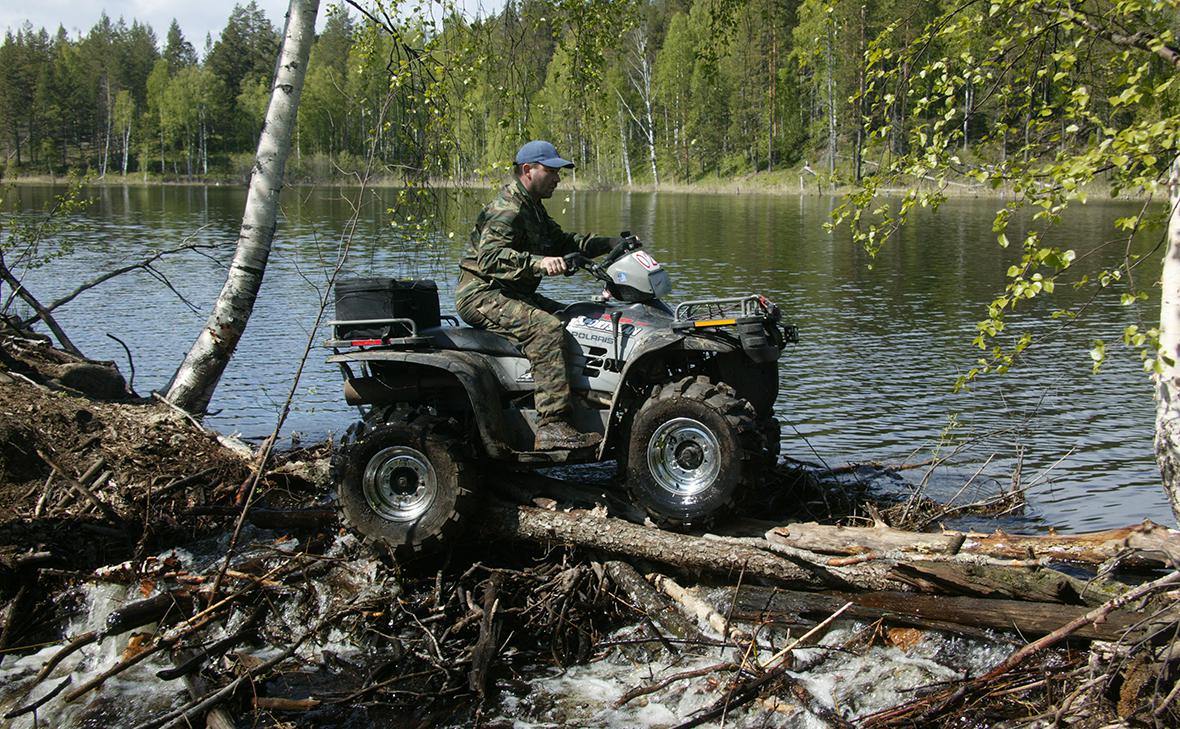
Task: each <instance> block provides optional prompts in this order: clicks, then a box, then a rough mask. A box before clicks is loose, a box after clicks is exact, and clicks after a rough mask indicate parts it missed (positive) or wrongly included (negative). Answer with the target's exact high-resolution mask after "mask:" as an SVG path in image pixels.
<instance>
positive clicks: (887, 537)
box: [766, 521, 1180, 566]
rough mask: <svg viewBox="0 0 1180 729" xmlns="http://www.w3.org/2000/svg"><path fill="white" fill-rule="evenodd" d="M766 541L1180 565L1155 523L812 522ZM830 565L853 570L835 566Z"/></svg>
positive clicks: (774, 532) (1177, 547) (836, 548)
mask: <svg viewBox="0 0 1180 729" xmlns="http://www.w3.org/2000/svg"><path fill="white" fill-rule="evenodd" d="M766 539H767V540H768V541H770V542H773V543H775V544H782V545H786V546H790V547H795V548H797V549H807V550H811V551H814V552H821V553H824V554H840V555H864V556H865V557H868V558H881V559H885V558H889V557H891V556H895V555H903V556H905V557H915V558H920V555H923V554H932V555H953V554H964V553H965V554H976V555H986V556H988V557H995V558H1001V559H1045V558H1047V559H1052V560H1061V561H1064V562H1079V563H1083V564H1092V565H1098V564H1103V563H1105V562H1109V561H1111V560H1116V559H1126V560H1127V562H1128V564H1138V565H1142V566H1162V565H1166V564H1168V563H1169V562H1171V563H1173V564H1180V531H1177V530H1175V529H1168V528H1167V527H1163V526H1160V525H1159V524H1155V523H1153V522H1151V521H1145V522H1143V523H1142V524H1139V525H1136V526H1130V527H1124V528H1122V529H1109V530H1106V531H1100V532H1090V533H1086V534H1069V535H1066V534H1048V535H1044V536H1021V535H1016V534H1005V533H1004V532H1001V531H996V532H994V533H992V534H982V533H979V532H955V531H944V532H939V533H931V534H926V533H916V532H907V531H901V530H898V529H891V528H889V527H885V526H873V527H843V526H827V525H823V524H816V523H814V522H809V523H806V524H791V525H790V526H783V527H776V528H774V529H771V530H770V531H769V532H768V533H767V534H766ZM830 564H848V563H847V562H834V563H830Z"/></svg>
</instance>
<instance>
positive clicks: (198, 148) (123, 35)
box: [0, 0, 1171, 185]
mask: <svg viewBox="0 0 1180 729" xmlns="http://www.w3.org/2000/svg"><path fill="white" fill-rule="evenodd" d="M406 5H407V6H408V5H409V4H406ZM359 8H360V9H359V10H358V9H357V8H353V7H348V6H343V7H342V6H334V7H328V8H327V9H326V10H321V12H326V13H327V14H328V18H327V20H326V23H325V24H324V25H323V30H322V31H321V33H320V34H319V35H318V37H317V39H316V43H315V46H314V48H313V51H312V57H311V62H310V65H309V69H308V74H307V78H306V85H305V88H304V93H303V100H302V103H301V107H300V111H299V119H298V131H297V134H296V138H295V150H294V152H293V155H292V161H291V163H290V166H289V171H290V172H291V173H292V174H293V175H294V176H295V177H296V178H303V179H329V178H333V177H342V176H347V175H348V174H350V173H353V172H354V171H356V170H358V169H360V168H361V167H362V166H363V163H364V160H365V158H366V156H367V155H369V154H370V153H372V154H373V156H374V162H375V163H376V165H377V168H378V169H379V170H384V171H385V173H386V174H387V175H388V176H390V177H393V178H402V179H411V178H422V177H429V178H432V179H440V178H447V179H458V180H471V179H478V178H481V177H483V176H486V175H494V174H498V173H499V172H500V171H501V170H502V169H503V167H504V165H505V163H506V162H507V161H508V160H509V159H510V157H511V154H512V151H513V150H514V149H515V148H516V146H517V145H519V144H520V142H521V141H522V140H524V139H526V138H530V137H544V138H549V139H551V140H553V141H554V142H555V143H556V144H557V145H558V147H559V149H560V150H561V151H562V152H563V154H566V155H567V156H571V157H572V158H573V159H575V160H576V161H577V162H578V163H579V169H578V172H577V174H578V176H579V180H580V181H581V182H583V183H589V184H601V185H620V184H648V185H651V184H655V185H658V184H661V183H668V182H677V183H685V182H688V183H691V182H694V181H699V180H702V179H705V178H714V177H727V176H732V175H746V174H750V173H767V172H770V173H774V172H777V171H783V170H794V171H795V172H797V171H798V170H800V169H802V170H806V171H807V172H808V173H813V174H814V175H815V179H816V180H819V181H827V180H829V179H835V178H839V177H841V176H843V177H844V178H848V177H858V176H859V175H860V174H861V173H862V172H863V171H866V170H868V171H871V169H872V165H873V164H875V162H873V161H871V160H873V159H879V158H880V157H881V156H882V155H886V156H887V155H889V154H902V153H905V152H908V151H912V150H911V149H910V147H911V146H912V144H913V141H912V139H913V135H912V132H913V130H914V129H916V128H919V127H920V126H921V125H922V124H923V123H926V122H928V121H929V120H930V119H931V118H933V117H935V116H937V117H946V115H947V114H950V115H951V116H953V117H954V124H955V125H957V126H958V127H959V128H960V129H961V132H962V151H963V154H964V155H968V156H970V157H971V158H972V159H974V160H979V159H987V158H994V159H996V160H997V161H1002V160H1003V158H1004V157H1005V155H1008V154H1010V153H1013V152H1018V153H1021V154H1028V150H1029V149H1032V148H1034V147H1031V146H1030V145H1029V140H1028V139H1025V138H1023V137H1022V134H1023V135H1025V136H1027V130H1028V129H1030V128H1032V126H1033V125H1031V124H1030V123H1029V122H1030V121H1031V120H1029V119H1027V118H1022V116H1021V115H1022V114H1024V115H1027V114H1028V113H1030V112H1029V110H1030V109H1033V108H1035V105H1033V104H1020V103H1013V104H1010V105H1007V106H1005V107H1002V108H998V109H997V108H995V107H994V105H992V106H989V105H987V104H986V103H983V102H984V101H985V100H986V96H987V94H988V93H989V90H988V88H986V87H985V88H976V87H975V86H973V85H972V83H969V82H968V83H966V84H964V85H963V88H962V94H961V99H959V100H957V102H956V103H957V108H954V109H950V110H948V109H946V108H943V107H942V106H939V107H937V108H935V107H933V106H931V105H929V104H924V103H923V100H924V96H923V88H924V87H926V86H933V85H934V84H936V83H937V79H933V78H929V77H928V76H927V73H926V72H925V71H923V72H922V74H920V75H919V74H916V73H915V74H913V75H909V74H907V73H905V72H904V71H905V69H902V71H903V72H902V73H900V74H895V75H894V77H893V78H895V79H897V80H896V82H895V85H896V88H880V87H872V84H871V83H870V84H869V86H870V88H869V89H868V92H869V93H868V94H866V93H865V92H866V70H865V68H866V60H867V59H871V60H872V61H873V64H874V65H875V66H876V67H877V68H878V69H880V68H881V67H883V66H888V65H889V63H890V59H892V58H903V57H905V54H903V53H902V51H903V50H905V49H904V48H902V47H901V46H905V45H906V44H907V43H909V42H910V41H911V40H912V39H914V38H916V37H918V35H919V33H920V32H921V31H922V30H923V28H924V27H925V26H926V25H927V23H929V22H930V21H931V20H932V19H934V18H936V17H939V16H940V14H942V13H945V12H946V11H947V10H949V9H951V5H950V4H949V3H948V2H947V1H946V0H918V1H916V2H915V1H909V2H899V1H898V0H801V1H800V0H752V1H750V2H738V1H737V0H521V1H510V2H509V3H508V4H507V5H506V6H505V7H504V8H502V9H501V10H499V11H498V12H495V13H492V14H490V15H488V17H481V18H474V19H473V18H467V17H464V16H462V15H461V14H459V13H458V12H455V10H454V7H452V6H448V4H447V3H445V2H444V3H434V4H430V3H427V4H424V5H423V4H414V6H413V8H410V7H400V6H399V8H400V9H398V10H393V9H390V8H389V7H385V8H384V9H383V8H382V7H381V6H378V5H374V6H373V7H372V8H366V6H365V5H363V4H362V5H360V6H359ZM415 9H416V10H415ZM1160 12H1171V11H1169V10H1161V11H1160ZM985 30H986V29H983V28H981V32H980V35H979V36H978V38H976V39H971V38H966V39H962V38H960V39H957V40H954V41H948V42H955V43H959V44H961V45H962V47H961V48H936V49H930V50H931V53H938V54H943V55H950V56H952V57H958V58H961V59H963V60H965V61H968V62H969V61H970V58H971V57H972V54H982V53H984V52H986V51H987V50H988V49H986V48H983V47H980V48H973V47H972V45H973V44H975V45H980V44H984V43H987V41H986V40H985V39H986V38H987V37H988V34H987V33H986V32H985ZM281 32H282V29H281V28H277V27H275V25H273V24H272V23H271V22H270V21H269V20H268V19H267V18H266V16H265V15H264V13H263V12H262V11H261V9H260V8H259V7H258V6H257V5H256V4H255V3H254V2H250V3H249V4H246V5H238V6H236V7H235V8H234V10H233V11H232V13H231V14H230V17H229V18H228V20H227V22H226V25H225V27H224V29H223V30H222V31H221V32H220V34H219V35H218V36H217V37H216V38H208V39H206V41H205V42H204V43H203V49H202V52H201V53H198V52H197V50H196V48H195V47H194V45H193V43H192V42H191V41H190V40H188V39H187V38H186V37H185V36H184V33H183V31H182V29H181V28H180V27H179V25H178V24H177V23H176V22H175V21H173V23H172V25H171V26H170V27H169V28H168V30H167V33H166V34H165V35H164V37H163V39H161V38H159V37H158V36H157V34H156V32H155V31H154V30H153V29H152V28H151V27H149V26H147V25H144V24H142V23H140V22H138V21H135V20H132V21H130V24H128V22H127V21H125V20H123V19H120V20H118V21H112V20H111V19H110V18H108V17H106V16H103V17H102V18H101V19H100V20H99V22H98V23H97V24H96V25H95V26H94V27H93V28H91V29H90V31H89V32H87V33H86V34H85V35H82V36H79V37H70V36H69V35H68V34H67V33H66V32H65V30H64V29H61V28H59V29H58V30H57V31H56V32H51V31H48V30H46V29H34V28H33V27H32V26H31V25H28V24H26V25H25V26H24V27H22V28H19V29H17V30H15V31H10V32H8V33H7V34H6V35H5V38H4V43H3V45H2V46H0V151H2V153H3V156H4V160H5V164H4V165H3V168H2V169H3V173H4V176H5V177H6V178H12V177H15V176H19V175H52V176H60V175H63V174H65V173H67V172H71V171H83V172H86V173H89V174H92V175H97V176H100V177H101V176H105V175H112V174H138V175H143V176H144V177H149V178H164V179H175V178H208V177H231V178H240V177H244V176H245V175H246V174H248V171H249V168H250V163H251V160H252V155H253V152H254V148H255V145H256V142H257V138H258V132H259V130H260V128H261V126H262V121H263V116H264V113H265V109H266V103H267V100H268V96H269V87H270V83H271V79H272V76H273V72H274V63H275V56H276V52H277V48H278V43H279V40H280V34H281ZM1045 32H1046V33H1052V32H1053V30H1052V27H1051V26H1047V27H1046V30H1045ZM878 37H880V38H881V39H887V40H884V41H882V40H878V41H877V42H874V39H877V38H878ZM891 45H892V46H893V47H891ZM1112 60H1113V59H1112V58H1111V57H1110V55H1109V54H1103V53H1101V52H1091V53H1087V54H1084V55H1080V56H1078V59H1077V60H1076V61H1075V62H1073V63H1071V64H1070V65H1069V67H1065V66H1062V65H1060V64H1058V62H1057V60H1056V59H1055V57H1054V54H1051V53H1049V54H1047V55H1045V56H1044V57H1038V58H1028V57H1013V58H1012V61H1011V63H1012V67H1013V68H1014V69H1018V68H1020V67H1025V66H1027V67H1028V68H1031V69H1038V70H1037V71H1036V72H1035V73H1029V74H1028V77H1029V81H1028V86H1027V93H1028V95H1029V97H1030V98H1034V97H1035V98H1043V99H1048V98H1050V97H1052V95H1054V94H1055V93H1057V90H1056V89H1057V87H1058V84H1057V81H1059V80H1060V78H1061V77H1060V75H1059V74H1061V73H1067V74H1070V75H1071V76H1073V77H1077V76H1081V77H1082V78H1084V79H1086V80H1087V82H1088V84H1089V87H1090V88H1092V89H1093V93H1092V96H1093V98H1095V99H1097V100H1098V101H1096V103H1098V104H1102V103H1104V102H1102V99H1103V98H1104V94H1110V95H1114V94H1115V93H1117V91H1118V89H1119V88H1120V86H1121V85H1122V84H1123V83H1124V82H1125V81H1126V78H1125V77H1126V75H1127V73H1128V72H1127V70H1126V69H1125V65H1124V64H1120V63H1116V62H1112ZM898 62H899V63H902V62H903V61H898ZM1159 64H1160V69H1159V71H1160V73H1161V74H1164V73H1166V72H1167V71H1168V69H1167V68H1166V63H1165V62H1164V61H1162V60H1161V61H1159ZM1108 113H1109V114H1110V117H1111V119H1112V121H1117V122H1118V123H1125V122H1126V119H1125V118H1124V117H1126V116H1127V115H1136V114H1142V115H1146V116H1150V115H1152V114H1155V113H1157V112H1156V110H1154V109H1153V108H1152V106H1151V105H1144V106H1142V107H1139V108H1136V107H1129V106H1128V105H1126V104H1109V111H1108ZM1116 117H1118V118H1117V119H1116ZM867 120H875V121H876V122H878V123H877V124H876V125H875V126H876V128H878V129H882V128H884V129H886V130H887V131H886V132H884V133H880V132H879V133H878V134H877V135H876V136H875V137H866V135H865V133H864V131H863V130H864V126H865V122H866V121H867ZM882 121H885V122H886V124H884V125H882V124H880V122H882ZM997 130H999V132H997ZM1063 131H1064V130H1063ZM1060 137H1061V138H1060V140H1058V141H1057V142H1055V144H1056V149H1058V150H1059V151H1067V150H1061V148H1062V147H1064V146H1066V145H1073V146H1074V147H1081V146H1084V145H1085V144H1086V143H1087V140H1085V139H1079V138H1078V137H1077V136H1076V135H1074V136H1073V137H1070V136H1069V135H1067V134H1064V133H1063V134H1062V135H1060ZM1042 151H1043V152H1044V153H1046V154H1052V153H1054V151H1055V148H1054V147H1053V146H1049V147H1044V148H1043V150H1042ZM800 174H803V173H800ZM768 178H770V179H773V178H774V175H773V174H771V175H769V176H768ZM784 179H786V178H784ZM790 179H791V180H794V179H795V177H794V172H793V173H792V176H791V177H790Z"/></svg>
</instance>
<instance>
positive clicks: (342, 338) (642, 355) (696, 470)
mask: <svg viewBox="0 0 1180 729" xmlns="http://www.w3.org/2000/svg"><path fill="white" fill-rule="evenodd" d="M566 264H567V268H568V269H569V272H571V273H572V272H574V271H577V270H584V271H586V272H589V273H590V274H591V275H592V276H594V277H595V278H596V279H598V280H600V281H601V282H602V284H603V286H604V287H605V289H604V291H603V293H602V295H600V296H598V297H596V298H594V299H593V300H591V301H584V302H580V303H576V304H572V305H570V306H568V307H566V308H565V309H564V310H563V311H562V312H560V314H559V318H560V319H562V320H563V321H565V322H566V332H567V336H566V344H565V346H566V355H567V357H566V362H567V365H568V368H569V376H570V384H571V386H572V389H573V393H574V413H573V422H574V424H575V426H576V427H578V428H579V429H581V430H583V431H596V432H598V433H601V434H602V436H603V437H602V442H601V444H599V445H597V446H594V447H590V448H584V449H580V450H569V451H562V450H559V451H534V450H533V441H534V435H535V432H536V429H537V417H536V411H535V410H534V407H533V390H534V385H533V378H532V374H531V365H530V364H529V361H528V360H527V359H525V357H524V356H523V355H522V354H521V352H520V350H519V349H517V347H516V345H515V344H513V343H512V342H511V341H510V340H508V339H506V338H504V337H502V336H499V335H497V334H494V333H492V332H488V331H486V330H483V329H477V328H472V327H467V326H462V325H460V322H459V321H458V319H456V318H455V317H452V316H440V313H439V299H438V289H437V287H436V286H435V284H434V282H432V281H408V282H401V281H396V280H394V279H353V280H347V281H340V282H339V283H338V284H337V286H336V321H333V322H332V323H331V326H332V327H333V330H332V331H333V334H332V336H333V338H332V339H331V340H330V341H328V342H327V346H329V347H331V348H332V349H333V352H334V353H333V354H332V355H331V356H330V357H329V358H328V361H329V362H332V363H336V364H338V365H339V366H340V368H341V370H342V372H343V375H344V393H345V399H346V400H347V402H348V403H349V404H351V405H355V406H358V407H360V408H361V410H362V413H363V415H364V417H363V420H362V421H361V422H360V423H358V424H357V425H356V426H354V427H353V429H351V431H350V434H349V437H348V438H346V439H345V441H346V442H345V445H344V447H343V448H342V449H341V450H340V452H339V453H338V456H337V460H336V469H335V471H336V479H337V485H338V489H339V500H340V505H341V509H342V511H343V515H344V518H345V520H346V521H347V522H348V523H349V524H350V525H351V526H352V527H353V528H355V529H356V530H357V531H359V532H360V533H361V534H362V535H364V536H365V537H367V538H369V539H371V540H373V541H375V542H378V543H380V544H381V545H383V546H384V547H386V548H387V549H389V550H390V551H392V552H394V553H396V554H399V555H406V554H410V553H413V552H415V551H418V550H422V549H430V548H432V547H434V546H437V545H438V544H439V543H441V542H444V541H446V540H449V539H451V538H453V537H454V536H455V535H456V534H457V533H458V532H459V531H460V530H461V529H463V528H464V527H465V526H466V522H467V521H469V519H470V518H471V516H472V515H473V514H474V513H475V509H476V508H477V499H478V496H479V493H478V492H479V479H480V475H479V474H480V471H481V468H480V464H481V463H487V462H497V463H499V464H507V465H510V466H514V467H521V468H537V467H546V466H554V465H558V464H568V463H586V462H597V461H606V460H611V459H614V460H616V461H617V462H618V464H619V472H620V473H621V474H622V476H623V478H624V480H625V483H626V486H627V489H628V491H629V493H630V495H631V498H632V499H633V501H634V502H635V503H636V504H638V505H640V506H642V507H643V509H645V510H646V512H647V513H648V514H649V515H650V516H651V518H652V519H653V520H654V521H655V522H657V523H659V524H661V525H663V526H686V525H699V524H702V523H705V522H707V521H708V520H710V519H711V518H712V517H714V516H716V515H717V514H718V513H720V512H722V511H723V510H724V509H726V508H727V507H729V506H730V505H731V504H732V503H733V502H734V501H735V499H736V498H738V497H739V496H752V497H757V493H751V492H756V490H757V489H758V488H759V485H760V476H761V475H762V474H763V473H764V471H765V469H766V468H767V467H768V466H770V465H772V464H773V463H774V461H775V459H776V457H777V455H778V447H779V426H778V422H777V421H776V420H775V418H774V414H773V406H774V402H775V399H776V398H777V395H778V365H777V361H778V359H779V356H780V355H781V353H782V349H783V347H784V346H785V344H786V343H787V342H793V341H796V333H795V329H794V327H792V326H784V325H783V324H782V323H781V321H780V319H781V314H780V312H779V309H778V307H777V306H775V305H774V304H773V303H771V302H770V301H769V300H767V299H766V298H765V297H763V296H758V295H749V296H742V297H737V298H724V299H700V300H694V301H686V302H684V303H681V304H679V305H677V306H676V307H675V309H672V308H669V307H668V306H667V305H665V304H664V303H663V302H662V301H661V300H660V297H661V296H664V295H666V294H667V293H668V292H669V291H670V290H671V283H670V280H669V278H668V273H667V271H665V270H664V269H663V267H662V266H661V265H660V264H659V263H657V262H656V261H655V259H653V258H652V257H651V255H649V254H648V253H647V252H646V251H644V250H643V248H642V244H641V243H640V241H639V240H638V239H637V238H635V237H633V236H629V235H628V234H624V237H623V242H622V243H621V244H619V245H618V246H616V247H615V248H614V250H612V251H611V252H610V253H609V254H608V255H607V256H606V257H605V259H604V260H603V261H602V262H600V263H596V262H594V261H592V260H591V259H588V258H585V257H584V256H582V255H581V254H577V253H574V254H571V255H569V256H567V257H566Z"/></svg>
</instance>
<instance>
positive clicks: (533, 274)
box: [456, 180, 612, 299]
mask: <svg viewBox="0 0 1180 729" xmlns="http://www.w3.org/2000/svg"><path fill="white" fill-rule="evenodd" d="M611 240H612V239H611V238H608V237H605V236H596V235H591V234H583V235H574V234H573V233H566V232H564V231H562V229H561V226H560V225H558V224H557V223H556V222H555V221H554V220H553V218H551V217H549V213H548V212H546V211H545V207H544V206H543V205H542V204H541V203H540V201H535V200H533V199H532V198H531V197H530V196H529V194H528V192H527V191H525V189H524V186H523V185H521V184H520V181H519V180H517V181H513V182H510V183H508V184H507V185H505V186H504V187H503V189H501V190H500V193H499V194H498V195H497V196H496V199H495V200H492V201H491V202H490V203H488V204H487V206H486V207H484V209H483V210H482V211H481V212H480V214H479V217H478V218H477V219H476V221H475V227H474V228H473V229H472V231H471V240H470V242H469V243H468V245H467V251H466V252H465V253H464V255H463V260H462V261H460V263H459V268H460V269H461V272H462V273H466V274H470V275H469V276H461V277H460V279H459V289H458V291H457V292H456V298H457V299H458V298H462V297H464V296H469V295H471V294H473V293H476V292H478V291H487V290H489V289H502V290H503V291H505V292H506V293H509V294H512V293H515V294H521V295H528V294H533V293H536V291H537V286H538V285H539V284H540V283H541V278H542V271H541V269H540V261H541V258H543V257H545V256H564V255H566V254H567V253H573V252H574V251H581V252H582V253H584V254H586V255H587V256H591V257H593V256H599V255H602V254H603V253H606V252H608V251H609V250H610V246H611Z"/></svg>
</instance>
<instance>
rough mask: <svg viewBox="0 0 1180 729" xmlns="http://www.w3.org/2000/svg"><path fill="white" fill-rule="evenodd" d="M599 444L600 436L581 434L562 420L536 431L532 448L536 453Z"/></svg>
mask: <svg viewBox="0 0 1180 729" xmlns="http://www.w3.org/2000/svg"><path fill="white" fill-rule="evenodd" d="M601 442H602V436H601V435H599V434H598V433H581V432H579V431H578V429H577V428H575V427H574V426H572V425H570V424H569V423H567V422H565V421H564V420H558V421H555V422H552V423H548V424H546V425H542V426H541V427H540V428H538V429H537V439H536V442H535V444H534V445H533V448H534V449H535V450H538V451H563V450H574V449H575V448H589V447H590V446H596V445H598V444H599V443H601Z"/></svg>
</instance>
